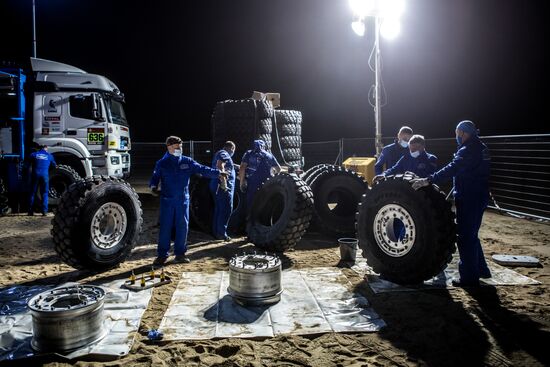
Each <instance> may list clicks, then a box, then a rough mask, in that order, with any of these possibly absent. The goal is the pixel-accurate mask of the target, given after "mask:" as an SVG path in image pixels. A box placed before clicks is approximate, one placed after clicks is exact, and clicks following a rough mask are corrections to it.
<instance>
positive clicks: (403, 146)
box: [374, 126, 413, 175]
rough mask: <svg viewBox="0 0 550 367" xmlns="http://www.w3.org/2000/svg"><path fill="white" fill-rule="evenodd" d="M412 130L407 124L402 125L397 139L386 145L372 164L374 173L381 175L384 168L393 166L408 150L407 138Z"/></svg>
mask: <svg viewBox="0 0 550 367" xmlns="http://www.w3.org/2000/svg"><path fill="white" fill-rule="evenodd" d="M412 135H413V131H412V129H411V128H410V127H408V126H403V127H401V129H399V132H398V133H397V139H396V140H395V142H393V143H392V144H389V145H386V146H385V147H384V148H383V149H382V152H380V156H379V157H378V160H377V161H376V164H375V165H374V174H375V175H381V174H382V172H384V166H386V168H385V169H388V168H391V167H393V166H395V164H396V163H397V161H398V160H399V159H401V157H403V156H404V155H405V154H407V153H408V152H409V149H408V148H409V139H410V138H411V136H412Z"/></svg>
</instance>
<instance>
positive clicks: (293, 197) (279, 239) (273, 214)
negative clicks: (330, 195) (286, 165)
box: [247, 173, 313, 252]
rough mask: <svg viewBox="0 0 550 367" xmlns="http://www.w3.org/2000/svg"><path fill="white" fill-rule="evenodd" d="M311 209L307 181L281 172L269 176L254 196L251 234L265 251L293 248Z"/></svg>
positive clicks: (249, 232)
mask: <svg viewBox="0 0 550 367" xmlns="http://www.w3.org/2000/svg"><path fill="white" fill-rule="evenodd" d="M312 208H313V194H312V192H311V190H310V188H309V187H308V186H307V185H306V183H305V182H304V181H302V180H300V178H298V176H296V175H295V174H288V173H280V174H278V175H276V176H274V177H272V178H270V179H268V180H267V181H266V182H265V183H264V185H263V186H262V187H261V188H260V190H258V192H257V193H256V195H255V196H254V201H253V202H252V208H251V210H250V216H249V220H248V223H247V232H248V237H249V239H250V241H251V242H252V243H254V245H256V246H257V247H259V248H261V249H264V250H268V251H275V252H283V251H285V250H290V249H292V248H294V246H296V244H297V243H298V241H300V239H301V238H302V236H303V234H304V233H305V232H306V230H307V227H308V226H309V222H310V220H311V215H312Z"/></svg>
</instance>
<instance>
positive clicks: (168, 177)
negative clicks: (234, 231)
mask: <svg viewBox="0 0 550 367" xmlns="http://www.w3.org/2000/svg"><path fill="white" fill-rule="evenodd" d="M193 174H201V175H203V176H204V177H206V178H214V177H218V176H219V174H220V171H219V170H217V169H212V168H210V167H206V166H203V165H201V164H199V163H197V162H195V161H194V160H193V159H191V158H189V157H186V156H181V157H176V156H174V155H172V154H169V153H166V154H165V155H164V157H162V158H161V159H160V160H159V161H158V162H157V164H156V165H155V171H154V172H153V177H151V182H150V183H149V186H150V187H158V185H159V182H160V183H161V185H162V187H161V194H160V231H159V243H158V249H157V251H158V257H168V252H169V250H170V238H171V233H172V228H173V227H175V229H176V238H175V241H174V254H175V255H176V256H178V255H183V254H185V252H186V251H187V244H186V241H187V231H188V227H189V178H190V177H191V175H193Z"/></svg>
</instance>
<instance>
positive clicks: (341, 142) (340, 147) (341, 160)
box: [338, 138, 344, 166]
mask: <svg viewBox="0 0 550 367" xmlns="http://www.w3.org/2000/svg"><path fill="white" fill-rule="evenodd" d="M339 145H340V146H339V149H338V150H339V153H338V156H339V157H340V161H339V162H338V164H339V165H340V166H341V165H342V164H343V163H344V138H340V142H339Z"/></svg>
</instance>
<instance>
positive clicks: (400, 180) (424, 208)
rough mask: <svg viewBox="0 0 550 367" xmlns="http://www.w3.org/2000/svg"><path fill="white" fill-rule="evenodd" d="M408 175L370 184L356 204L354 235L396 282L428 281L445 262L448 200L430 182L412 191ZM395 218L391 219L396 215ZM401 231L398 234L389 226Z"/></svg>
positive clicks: (450, 229)
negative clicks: (357, 206) (368, 190)
mask: <svg viewBox="0 0 550 367" xmlns="http://www.w3.org/2000/svg"><path fill="white" fill-rule="evenodd" d="M414 177H415V176H414V175H412V174H406V175H396V176H389V177H387V178H386V179H385V180H384V181H381V182H379V183H377V184H375V185H374V187H373V188H372V190H370V192H369V193H368V194H367V195H364V196H363V200H362V202H361V204H360V206H359V211H358V214H357V235H358V238H359V246H360V247H361V249H362V250H363V256H364V257H365V258H366V259H367V263H368V264H369V265H370V266H372V268H373V270H374V271H375V272H377V273H379V274H381V275H382V276H383V277H384V278H385V279H387V280H390V281H392V282H395V283H400V284H417V283H420V282H422V281H424V280H428V279H430V278H432V277H434V276H435V275H437V274H438V273H439V272H441V271H442V270H443V269H444V268H445V267H446V265H447V264H448V263H449V262H450V261H451V258H452V254H453V253H454V251H455V249H456V247H455V242H456V227H455V220H454V213H453V212H452V210H451V204H450V203H449V202H448V201H446V200H445V195H444V193H443V192H441V191H440V190H439V188H437V187H436V186H428V187H425V188H422V189H420V190H418V191H415V190H414V189H413V188H412V187H411V184H410V181H411V179H412V178H414ZM395 218H396V219H397V220H396V219H395ZM396 224H399V227H400V228H404V231H403V232H401V233H400V234H399V235H397V234H396V232H395V227H394V226H395V225H396Z"/></svg>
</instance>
